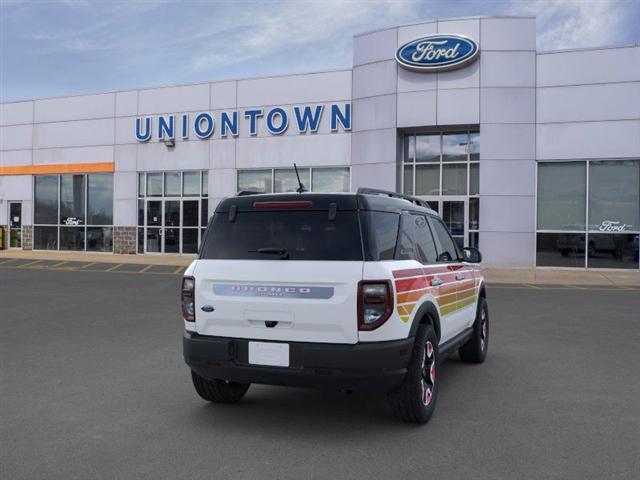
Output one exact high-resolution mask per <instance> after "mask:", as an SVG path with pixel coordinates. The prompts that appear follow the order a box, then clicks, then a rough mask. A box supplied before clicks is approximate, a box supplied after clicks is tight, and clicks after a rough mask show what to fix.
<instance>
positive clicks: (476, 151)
mask: <svg viewBox="0 0 640 480" xmlns="http://www.w3.org/2000/svg"><path fill="white" fill-rule="evenodd" d="M469 160H471V161H472V162H477V161H478V160H480V134H479V133H470V134H469Z"/></svg>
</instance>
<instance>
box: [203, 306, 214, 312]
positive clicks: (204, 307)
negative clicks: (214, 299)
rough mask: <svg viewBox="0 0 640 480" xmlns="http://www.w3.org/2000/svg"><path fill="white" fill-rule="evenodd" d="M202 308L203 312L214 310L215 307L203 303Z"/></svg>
mask: <svg viewBox="0 0 640 480" xmlns="http://www.w3.org/2000/svg"><path fill="white" fill-rule="evenodd" d="M200 310H202V311H203V312H213V311H214V310H215V308H213V307H212V306H211V305H203V306H202V308H201V309H200Z"/></svg>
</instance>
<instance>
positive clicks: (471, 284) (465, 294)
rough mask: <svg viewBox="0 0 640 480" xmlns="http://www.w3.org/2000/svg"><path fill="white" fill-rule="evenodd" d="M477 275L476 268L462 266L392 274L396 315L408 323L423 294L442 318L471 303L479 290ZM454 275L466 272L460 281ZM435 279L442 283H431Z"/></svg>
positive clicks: (418, 269) (407, 270)
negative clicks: (433, 304) (435, 307)
mask: <svg viewBox="0 0 640 480" xmlns="http://www.w3.org/2000/svg"><path fill="white" fill-rule="evenodd" d="M478 272H479V271H478V269H476V268H474V267H470V266H468V265H462V264H454V265H446V266H436V267H424V268H408V269H404V270H395V271H393V277H394V278H395V289H396V310H397V312H398V315H399V316H400V318H401V319H402V321H403V322H404V323H408V322H409V320H410V317H411V313H412V312H413V310H414V309H415V307H416V305H417V304H418V301H419V300H420V298H422V297H423V296H424V295H427V294H430V295H433V296H434V297H435V299H436V302H437V303H438V307H439V309H440V314H441V315H443V316H446V315H449V314H451V313H453V312H455V311H456V310H458V309H460V308H463V307H466V306H467V305H472V304H474V303H475V302H476V301H477V298H478V290H479V287H480V281H479V278H480V276H479V275H478ZM457 273H467V274H468V276H467V278H466V279H464V280H462V281H460V280H456V274H457ZM436 277H437V278H438V280H440V281H441V282H442V284H440V285H436V286H434V285H433V284H432V281H433V279H434V278H436Z"/></svg>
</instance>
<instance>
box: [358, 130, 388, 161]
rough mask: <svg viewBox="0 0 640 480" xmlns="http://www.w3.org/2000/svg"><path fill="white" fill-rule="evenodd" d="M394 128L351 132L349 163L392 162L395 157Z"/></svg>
mask: <svg viewBox="0 0 640 480" xmlns="http://www.w3.org/2000/svg"><path fill="white" fill-rule="evenodd" d="M396 138H397V135H396V129H395V128H390V129H387V130H367V131H365V132H355V133H352V134H351V143H352V145H351V163H352V164H353V165H358V164H372V163H385V162H392V161H394V160H395V158H396Z"/></svg>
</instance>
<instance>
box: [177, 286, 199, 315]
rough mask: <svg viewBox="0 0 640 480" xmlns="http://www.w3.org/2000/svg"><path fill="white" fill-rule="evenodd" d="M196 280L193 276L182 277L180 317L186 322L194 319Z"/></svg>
mask: <svg viewBox="0 0 640 480" xmlns="http://www.w3.org/2000/svg"><path fill="white" fill-rule="evenodd" d="M195 297H196V280H195V278H193V277H183V278H182V288H181V290H180V303H181V304H182V317H183V318H184V319H185V320H186V321H187V322H195V321H196V304H195Z"/></svg>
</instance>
